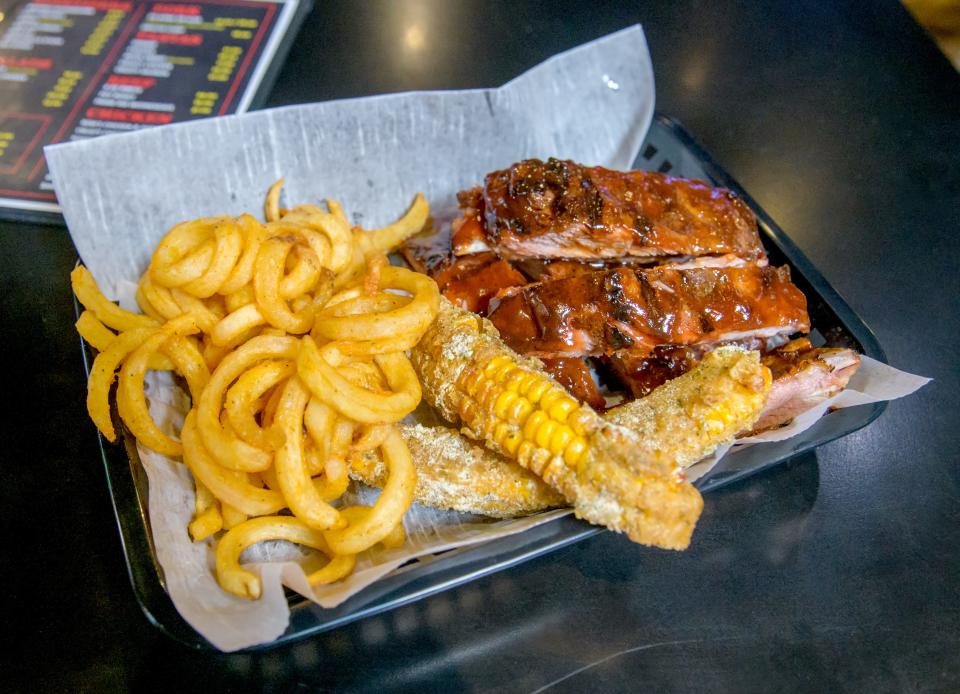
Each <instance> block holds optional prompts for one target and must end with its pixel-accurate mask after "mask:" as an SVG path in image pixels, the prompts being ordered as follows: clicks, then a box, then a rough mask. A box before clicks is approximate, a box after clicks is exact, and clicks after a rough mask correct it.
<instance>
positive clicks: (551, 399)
mask: <svg viewBox="0 0 960 694" xmlns="http://www.w3.org/2000/svg"><path fill="white" fill-rule="evenodd" d="M563 397H566V392H564V391H563V390H561V389H560V388H552V387H551V388H550V389H549V390H548V391H547V392H546V393H544V394H543V395H541V396H540V407H542V408H543V409H545V410H549V409H550V407H551V406H552V405H553V404H554V403H555V402H557V401H558V400H559V399H560V398H563Z"/></svg>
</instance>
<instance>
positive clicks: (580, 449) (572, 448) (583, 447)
mask: <svg viewBox="0 0 960 694" xmlns="http://www.w3.org/2000/svg"><path fill="white" fill-rule="evenodd" d="M586 452H587V442H586V441H584V440H583V439H581V438H579V437H577V438H575V439H574V440H573V441H572V442H571V443H570V445H569V446H567V450H565V451H564V452H563V460H564V462H566V464H567V465H569V466H571V467H575V466H577V465H579V464H580V461H581V460H582V459H583V456H584V454H585V453H586Z"/></svg>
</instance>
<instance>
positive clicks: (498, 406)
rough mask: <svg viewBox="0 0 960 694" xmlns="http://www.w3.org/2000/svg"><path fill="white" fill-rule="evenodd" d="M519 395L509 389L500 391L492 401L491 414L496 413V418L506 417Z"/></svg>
mask: <svg viewBox="0 0 960 694" xmlns="http://www.w3.org/2000/svg"><path fill="white" fill-rule="evenodd" d="M519 397H520V396H518V395H517V394H516V393H513V392H511V391H509V390H505V391H502V392H501V393H500V394H499V395H497V399H496V401H495V402H494V403H493V414H494V415H496V417H497V419H507V415H508V414H509V412H510V411H511V410H513V407H514V405H515V404H516V401H517V400H518V399H519Z"/></svg>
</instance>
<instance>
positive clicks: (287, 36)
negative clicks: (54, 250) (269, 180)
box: [0, 0, 311, 224]
mask: <svg viewBox="0 0 960 694" xmlns="http://www.w3.org/2000/svg"><path fill="white" fill-rule="evenodd" d="M310 7H311V0H0V219H10V220H18V221H38V222H45V223H61V224H62V223H63V218H62V217H61V215H60V208H59V206H58V205H57V202H56V197H55V195H54V193H53V187H52V184H51V181H50V178H49V174H48V173H47V168H46V164H45V161H44V159H43V147H44V146H45V145H48V144H53V143H56V142H64V141H68V140H74V139H85V138H88V137H99V136H102V135H109V134H113V133H121V132H128V131H132V130H138V129H140V128H144V127H153V126H155V125H164V124H167V123H177V122H184V121H188V120H194V119H196V118H207V117H212V116H220V115H227V114H232V113H243V112H245V111H247V110H250V109H253V108H258V107H259V106H261V105H262V104H263V102H264V101H265V100H266V97H267V94H268V93H269V91H270V88H271V87H272V85H273V82H274V80H275V78H276V74H277V72H278V71H279V68H280V66H281V65H282V63H283V60H284V58H285V57H286V54H287V52H288V51H289V48H290V45H291V43H292V40H293V37H294V36H295V35H296V32H297V30H298V29H299V28H300V25H301V24H302V23H303V20H304V18H305V16H306V14H307V12H308V11H309V10H310Z"/></svg>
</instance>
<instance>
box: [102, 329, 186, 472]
mask: <svg viewBox="0 0 960 694" xmlns="http://www.w3.org/2000/svg"><path fill="white" fill-rule="evenodd" d="M198 329H199V328H197V322H196V319H195V318H194V317H193V315H192V314H189V313H188V314H186V315H183V316H180V317H179V318H175V319H174V320H172V321H170V322H169V323H167V324H166V325H164V326H163V328H161V329H160V330H158V331H157V332H156V333H154V334H153V335H151V336H150V337H148V338H147V339H146V340H144V341H143V342H142V343H141V344H140V345H139V346H138V347H137V348H136V349H135V350H133V352H131V353H130V355H129V356H128V357H127V358H126V360H125V361H124V363H123V367H122V368H121V369H120V385H119V386H118V388H117V409H118V410H119V411H120V417H121V418H122V419H123V421H124V422H125V423H126V424H127V426H128V427H130V431H131V432H132V433H133V435H134V436H136V437H137V440H138V441H140V442H142V443H143V444H144V445H146V446H148V447H150V448H152V449H153V450H155V451H157V452H158V453H162V454H163V455H168V456H171V457H174V456H179V455H180V454H181V453H182V452H183V448H182V447H181V446H180V442H179V441H174V440H173V439H171V438H170V437H169V436H167V435H166V434H164V433H163V432H162V431H160V429H159V428H158V427H157V425H156V424H154V422H153V418H152V417H151V416H150V412H149V410H148V409H147V401H146V397H145V396H144V393H143V378H144V375H145V374H146V372H147V366H148V362H149V360H150V357H151V355H153V354H154V353H155V352H156V351H157V350H158V349H159V348H160V345H162V344H163V343H164V342H166V341H167V339H168V338H170V337H171V336H172V335H188V334H190V333H192V332H196V331H197V330H198Z"/></svg>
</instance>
